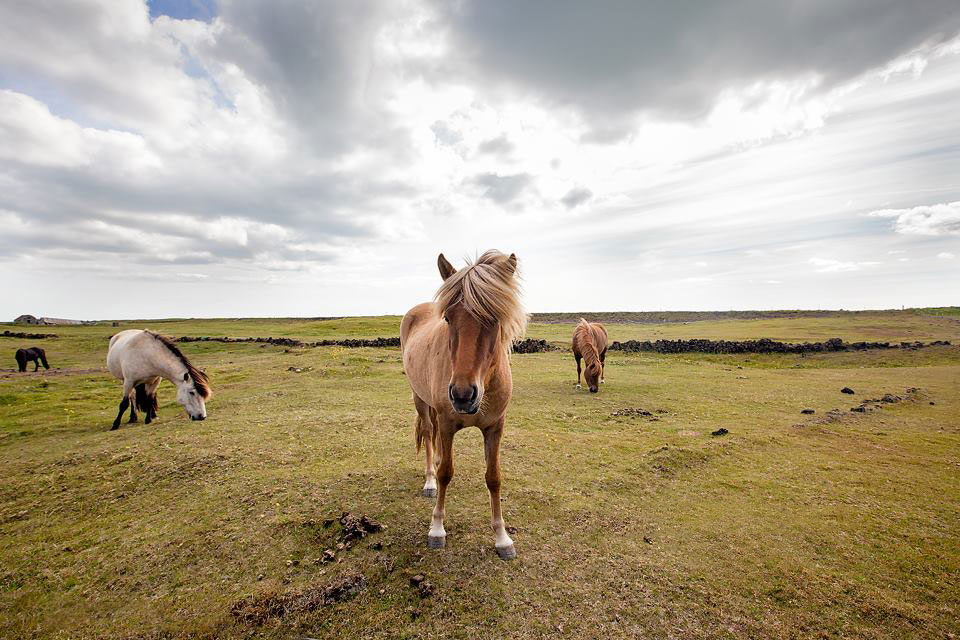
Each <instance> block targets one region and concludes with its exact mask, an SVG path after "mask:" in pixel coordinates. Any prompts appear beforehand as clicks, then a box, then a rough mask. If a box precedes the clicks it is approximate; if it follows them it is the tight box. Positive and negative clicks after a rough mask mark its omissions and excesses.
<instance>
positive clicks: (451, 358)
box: [400, 251, 527, 559]
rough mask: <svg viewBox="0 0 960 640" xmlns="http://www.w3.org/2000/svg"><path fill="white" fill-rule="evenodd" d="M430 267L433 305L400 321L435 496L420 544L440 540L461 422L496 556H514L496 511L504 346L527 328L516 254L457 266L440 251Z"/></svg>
mask: <svg viewBox="0 0 960 640" xmlns="http://www.w3.org/2000/svg"><path fill="white" fill-rule="evenodd" d="M437 265H438V266H439V268H440V275H441V276H442V277H443V280H444V282H443V284H442V285H441V286H440V289H439V290H438V291H437V294H436V296H435V298H434V299H435V302H425V303H423V304H419V305H417V306H415V307H414V308H413V309H411V310H410V311H408V312H407V314H406V315H405V316H404V317H403V322H402V323H401V324H400V344H401V349H402V350H403V368H404V372H405V373H406V375H407V380H408V381H409V382H410V386H411V387H412V388H413V404H414V406H415V407H416V409H417V425H416V436H417V452H418V453H419V450H420V446H421V444H422V445H425V448H426V482H425V483H424V485H423V495H425V496H427V497H433V496H434V495H436V497H437V503H436V506H435V507H434V509H433V517H432V520H431V523H430V531H429V533H428V535H427V543H428V546H430V547H431V548H434V549H437V548H441V547H443V546H444V544H445V541H446V536H447V533H446V530H444V528H443V517H444V501H445V500H446V497H447V485H448V484H449V483H450V479H451V478H452V477H453V436H454V434H455V433H456V432H457V431H459V430H460V429H462V428H464V427H478V428H479V429H480V431H482V432H483V450H484V455H485V457H486V462H487V472H486V481H487V489H488V490H489V492H490V510H491V513H492V516H491V521H490V524H491V526H492V527H493V531H494V533H495V534H496V549H497V553H498V554H499V555H500V557H501V558H504V559H509V558H513V557H516V551H515V550H514V546H513V540H511V539H510V536H508V535H507V529H506V526H505V525H504V522H503V516H502V514H501V512H500V437H501V435H502V434H503V425H504V420H505V416H506V411H507V404H509V402H510V396H511V394H512V392H513V377H512V375H511V372H510V348H511V345H512V344H513V343H514V342H515V341H516V340H518V339H519V338H521V337H522V336H523V333H524V331H526V325H527V316H526V314H525V313H524V311H523V307H522V306H521V304H520V297H519V287H518V282H517V278H516V270H517V257H516V256H515V255H513V254H511V255H510V256H509V257H508V256H506V255H504V254H502V253H500V252H499V251H487V252H486V253H484V254H483V255H482V256H480V257H479V258H478V259H477V260H476V261H475V262H473V263H470V264H467V266H465V267H464V268H463V269H461V270H460V271H457V270H456V269H454V268H453V266H452V265H451V264H450V263H449V262H447V259H446V258H444V257H443V254H440V257H439V258H438V259H437ZM434 452H436V455H437V456H438V457H439V465H437V466H436V467H435V466H434ZM438 481H439V491H438Z"/></svg>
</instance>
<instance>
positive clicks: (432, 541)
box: [427, 536, 447, 549]
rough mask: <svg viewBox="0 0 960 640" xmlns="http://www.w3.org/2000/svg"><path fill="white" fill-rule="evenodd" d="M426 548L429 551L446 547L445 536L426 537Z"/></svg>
mask: <svg viewBox="0 0 960 640" xmlns="http://www.w3.org/2000/svg"><path fill="white" fill-rule="evenodd" d="M427 546H428V547H430V548H431V549H443V548H444V547H445V546H447V537H446V536H427Z"/></svg>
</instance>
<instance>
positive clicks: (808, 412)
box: [800, 409, 816, 416]
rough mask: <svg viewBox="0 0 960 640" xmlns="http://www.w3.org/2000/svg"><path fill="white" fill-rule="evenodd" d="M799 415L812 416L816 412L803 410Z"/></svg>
mask: <svg viewBox="0 0 960 640" xmlns="http://www.w3.org/2000/svg"><path fill="white" fill-rule="evenodd" d="M800 413H802V414H805V415H808V416H809V415H813V414H814V413H816V411H814V410H813V409H804V410H803V411H801V412H800Z"/></svg>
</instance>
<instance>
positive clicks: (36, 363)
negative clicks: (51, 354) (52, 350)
mask: <svg viewBox="0 0 960 640" xmlns="http://www.w3.org/2000/svg"><path fill="white" fill-rule="evenodd" d="M31 360H33V370H34V371H37V370H38V369H39V368H40V363H41V362H42V363H43V368H44V369H49V368H50V365H49V364H47V354H46V353H44V351H43V349H41V348H40V347H30V348H29V349H17V366H18V367H20V371H26V370H27V363H28V362H30V361H31Z"/></svg>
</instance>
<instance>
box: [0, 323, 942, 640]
mask: <svg viewBox="0 0 960 640" xmlns="http://www.w3.org/2000/svg"><path fill="white" fill-rule="evenodd" d="M398 324H399V318H396V317H383V318H344V319H339V320H315V321H311V320H292V319H291V320H285V319H281V320H177V321H149V322H143V323H124V325H123V327H121V328H129V327H132V326H141V327H150V328H153V329H155V330H158V331H161V332H163V333H166V334H168V335H175V336H180V335H196V336H201V335H211V336H213V335H223V336H234V337H244V336H274V337H280V336H284V337H296V338H302V339H311V340H316V339H321V338H344V337H376V336H394V335H397V334H398ZM6 328H9V329H12V330H24V329H23V328H19V327H18V328H14V327H12V326H4V327H0V329H6ZM608 328H609V331H610V337H611V339H612V340H625V339H631V338H633V339H658V338H714V339H717V338H727V339H746V338H761V337H769V338H775V339H781V340H790V341H804V340H822V339H826V338H832V337H840V338H843V339H844V340H874V341H876V340H889V341H900V340H923V341H929V340H934V339H946V340H951V341H953V342H954V343H955V344H956V343H957V342H960V318H958V317H957V316H956V315H955V314H949V313H948V314H944V315H937V314H923V313H912V312H889V313H873V314H871V313H862V314H843V315H836V316H826V317H799V318H757V319H728V318H724V319H719V320H703V321H696V322H689V323H687V324H684V323H669V324H640V323H627V324H613V325H610V326H609V327H608ZM26 330H28V331H29V330H30V329H26ZM40 330H41V331H52V332H54V333H56V334H58V336H59V337H58V338H52V339H45V340H36V341H29V340H18V339H11V338H0V346H2V349H3V352H4V353H5V354H7V355H9V358H8V361H7V362H6V363H5V366H6V367H12V366H13V365H14V361H13V357H12V356H13V351H14V350H15V349H16V348H17V347H19V346H27V345H29V344H37V345H39V346H43V347H44V348H45V349H46V350H47V354H48V357H49V359H50V362H51V364H52V365H53V366H54V369H52V370H51V371H49V372H46V371H43V370H41V371H40V372H38V373H36V374H34V373H28V374H17V373H10V372H9V370H8V371H4V372H0V469H2V470H3V473H2V474H0V637H2V638H144V639H147V638H155V639H160V638H203V637H224V638H253V637H257V638H261V637H263V638H304V637H307V638H328V637H329V638H368V637H369V638H381V637H382V638H394V637H401V638H430V637H435V638H441V637H443V638H448V637H453V638H472V637H484V638H486V637H491V638H494V637H510V638H553V637H576V638H609V637H651V638H718V637H719V638H807V637H820V638H851V637H856V638H917V637H921V638H950V637H954V636H956V635H960V622H958V620H960V604H958V603H960V541H958V536H957V531H960V347H958V346H948V347H931V348H925V349H920V350H899V349H898V350H891V351H869V352H861V353H836V354H817V355H812V356H811V355H808V356H806V357H800V356H783V355H730V356H716V355H697V354H683V355H658V354H623V353H613V352H611V353H610V354H609V356H608V359H607V364H608V366H609V367H610V369H608V370H607V380H608V383H607V384H606V385H605V386H604V387H603V388H602V390H601V392H600V393H599V394H596V395H591V394H587V393H585V392H578V391H575V390H574V388H573V384H574V380H575V375H576V374H575V368H574V364H573V359H572V357H571V356H570V354H569V353H568V352H563V351H555V352H548V353H539V354H516V355H514V356H513V371H514V379H515V395H514V401H513V403H512V405H511V408H510V411H509V413H508V421H507V431H506V434H505V437H504V443H503V450H502V464H503V471H504V487H503V492H504V514H505V518H506V520H507V524H508V525H510V526H513V527H516V530H517V532H516V534H514V535H513V538H514V540H515V542H516V548H517V552H518V554H519V555H518V558H517V560H516V561H513V562H503V561H501V560H499V559H498V557H497V555H496V552H495V551H494V549H493V537H492V533H491V532H490V531H489V527H488V524H487V521H488V517H489V511H488V503H487V497H486V489H485V486H484V482H483V456H482V445H481V442H482V441H481V438H480V434H479V432H477V431H476V430H465V431H463V432H461V433H460V434H458V436H457V439H456V455H457V458H456V462H457V466H456V476H455V478H454V480H453V483H452V485H451V489H450V493H449V497H448V500H447V519H446V527H447V533H448V538H447V548H446V549H444V550H441V551H431V550H429V549H427V548H426V544H425V537H426V531H427V526H428V522H429V514H430V509H431V507H432V502H431V501H428V500H426V499H424V498H421V497H419V490H420V487H421V486H422V484H423V477H422V463H421V461H420V460H418V459H417V458H416V456H415V452H414V443H413V418H414V412H413V407H412V403H411V401H410V392H409V389H408V387H407V384H406V381H405V379H404V377H403V374H402V371H401V365H400V353H399V350H397V349H345V348H337V347H331V348H307V349H285V348H283V347H277V346H261V345H258V344H222V343H210V342H207V343H190V344H185V345H183V349H184V351H185V352H186V353H187V354H188V355H189V356H190V357H191V358H192V360H193V361H194V363H195V364H197V365H199V366H201V367H203V368H205V369H206V370H207V372H208V373H209V374H210V377H211V380H212V384H213V387H214V394H215V395H214V397H213V399H212V400H211V401H210V402H209V403H208V405H207V408H208V412H209V419H208V420H206V421H205V422H202V423H201V422H191V421H190V420H189V419H187V417H186V416H185V415H184V413H183V411H182V410H181V409H180V408H179V406H178V405H176V404H175V402H174V393H173V389H172V387H171V386H170V385H169V384H167V383H164V385H163V386H161V388H160V419H159V422H157V423H155V424H151V425H149V426H145V425H143V424H142V423H140V424H135V425H127V424H124V425H123V426H122V427H121V429H120V430H119V431H114V432H111V431H108V428H109V426H110V423H111V421H112V420H113V417H114V416H115V412H116V406H117V403H118V402H119V397H118V395H119V389H120V387H119V383H118V382H116V381H114V380H112V379H111V378H110V376H109V375H108V374H107V373H106V371H105V367H104V362H103V361H104V357H105V353H106V345H107V338H108V337H109V336H110V335H111V334H112V333H114V332H116V331H118V329H116V328H112V327H110V326H90V327H55V328H43V329H40ZM571 332H572V324H569V323H554V322H551V323H533V324H531V326H530V329H529V331H528V333H527V335H528V336H530V337H534V338H545V339H548V340H551V341H554V342H557V343H564V342H565V341H567V340H568V338H569V335H570V333H571ZM4 357H7V356H4ZM291 367H293V368H294V369H299V372H297V371H295V370H294V371H292V370H290V368H291ZM30 368H31V369H32V365H31V366H30ZM844 386H849V387H852V388H853V389H854V390H855V391H856V394H855V395H852V396H851V395H845V394H841V393H840V389H841V388H842V387H844ZM912 388H916V389H917V390H916V391H912V392H907V389H912ZM885 393H891V394H896V395H898V396H901V397H902V398H903V401H901V402H897V403H890V404H886V405H884V406H883V408H876V409H872V410H867V411H866V412H864V413H855V412H851V411H850V408H851V407H855V406H858V405H859V404H860V403H861V401H863V400H864V399H869V398H880V397H881V396H883V394H885ZM804 408H811V409H815V410H816V413H815V414H813V415H801V413H800V411H801V409H804ZM622 409H641V410H645V411H649V412H650V413H651V415H649V416H647V415H642V414H641V415H614V414H615V413H618V412H619V413H621V414H622V413H623V412H620V411H619V410H622ZM832 409H839V410H840V411H838V412H836V413H828V412H829V411H830V410H832ZM627 413H630V412H627ZM633 413H638V412H633ZM720 427H723V428H725V429H727V430H728V431H729V433H728V434H727V435H725V436H712V435H711V432H713V431H714V430H716V429H718V428H720ZM344 511H349V512H351V513H353V514H356V515H369V516H370V517H372V518H375V519H376V520H378V521H379V522H380V523H382V524H384V525H386V529H385V530H384V531H382V532H380V533H374V534H371V535H370V536H369V537H367V538H365V539H363V540H360V541H355V542H353V544H352V545H351V546H350V547H349V548H344V549H342V550H338V549H337V547H336V544H337V541H338V540H337V537H338V534H339V532H340V525H339V524H338V523H336V522H334V523H333V524H331V525H330V526H326V527H325V526H324V521H325V520H329V519H336V518H339V516H340V514H341V513H342V512H344ZM376 543H379V544H376ZM375 547H377V548H375ZM327 549H331V550H333V551H335V552H336V558H337V559H336V560H335V561H334V562H329V563H325V562H323V561H322V560H321V558H322V557H323V554H324V551H326V550H327ZM356 574H362V575H363V576H364V584H365V588H363V589H362V590H361V591H360V592H359V593H357V594H356V595H355V597H352V598H347V599H344V600H343V601H338V602H332V603H329V604H326V605H323V606H317V607H313V606H301V607H300V610H297V611H289V612H287V613H286V614H285V615H282V613H283V611H282V608H278V607H276V606H273V607H272V608H271V603H273V604H276V603H283V602H293V601H295V602H299V603H301V604H302V603H304V602H307V601H310V602H313V603H314V604H316V603H318V602H320V600H322V598H321V599H320V600H318V598H317V597H313V598H312V600H311V596H313V595H315V594H316V593H319V592H320V590H322V589H323V588H325V587H327V586H328V585H331V584H335V583H337V582H338V581H339V580H341V579H343V578H344V577H348V576H354V575H356ZM415 574H422V575H424V576H426V579H427V580H428V581H430V582H431V583H432V584H433V585H434V591H433V593H432V595H429V596H428V597H425V598H421V597H420V595H419V594H418V592H417V590H416V589H414V588H412V587H411V586H410V580H409V579H410V577H411V576H413V575H415ZM244 599H246V601H247V603H248V605H249V607H253V608H255V609H257V608H259V609H258V610H260V611H263V612H265V613H264V615H262V616H261V617H259V618H256V619H252V618H249V617H248V618H242V617H238V616H237V615H234V613H232V612H233V611H235V610H236V609H235V606H236V605H237V603H238V602H240V601H242V600H244ZM291 608H293V607H291Z"/></svg>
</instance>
